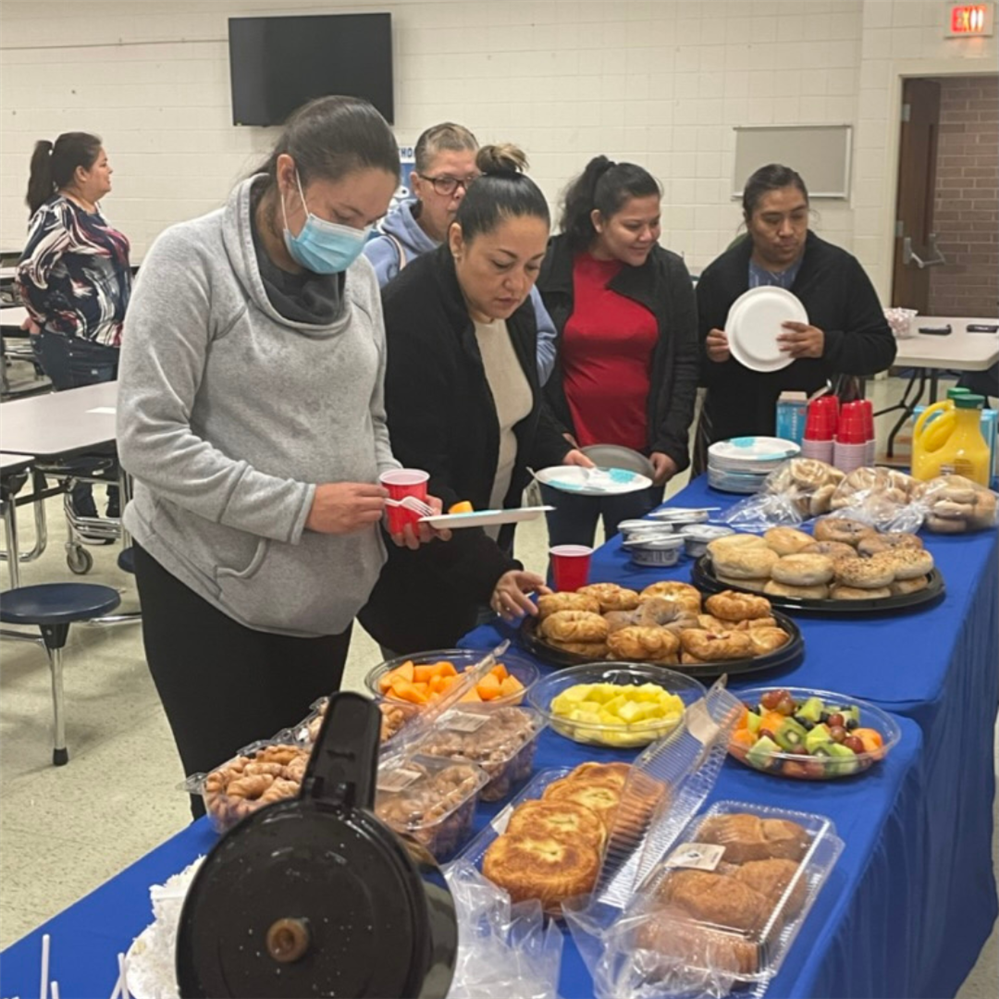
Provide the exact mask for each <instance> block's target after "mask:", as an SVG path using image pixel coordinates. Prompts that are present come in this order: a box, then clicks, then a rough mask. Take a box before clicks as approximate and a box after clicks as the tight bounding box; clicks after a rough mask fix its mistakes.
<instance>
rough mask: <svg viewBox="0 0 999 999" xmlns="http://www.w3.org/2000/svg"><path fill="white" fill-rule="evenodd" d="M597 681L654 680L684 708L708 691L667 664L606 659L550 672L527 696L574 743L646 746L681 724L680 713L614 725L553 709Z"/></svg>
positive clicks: (624, 683)
mask: <svg viewBox="0 0 999 999" xmlns="http://www.w3.org/2000/svg"><path fill="white" fill-rule="evenodd" d="M595 683H609V684H613V685H614V686H619V687H622V688H626V687H639V686H641V685H643V684H647V683H653V684H655V685H656V686H658V687H661V688H662V689H663V690H665V691H667V692H668V693H670V694H675V695H676V696H677V697H679V698H680V700H681V701H682V702H683V705H684V708H686V707H687V706H688V705H690V704H693V703H694V701H696V700H699V699H700V698H702V697H704V694H705V690H704V687H703V686H702V685H701V684H700V683H698V682H697V680H694V679H693V678H692V677H689V676H683V675H681V674H680V673H675V672H674V671H673V670H669V669H666V668H665V667H664V666H654V665H646V664H641V663H616V662H605V663H592V664H587V665H585V666H573V667H571V668H570V669H562V670H559V671H558V672H557V673H551V674H549V675H548V676H546V677H544V678H543V679H542V680H539V681H538V682H537V683H536V684H535V685H534V687H533V688H532V689H531V693H530V696H529V698H528V699H529V700H530V702H531V704H532V705H534V707H535V708H537V709H538V711H540V712H541V714H543V715H544V717H545V718H546V719H547V720H548V724H549V725H550V726H551V727H552V728H553V729H554V730H555V731H556V732H558V734H559V735H563V736H565V737H566V738H567V739H572V740H573V742H584V743H590V744H592V745H597V746H613V747H615V748H617V749H623V748H633V747H637V746H647V745H648V744H649V743H650V742H655V741H656V740H657V739H661V738H663V736H666V735H669V733H670V732H672V731H673V729H674V728H676V726H677V725H678V724H679V723H680V719H681V717H682V715H679V714H678V715H677V716H676V717H675V718H674V719H654V720H650V721H636V722H631V723H630V724H626V723H624V722H621V723H620V724H616V725H612V724H602V723H599V722H588V721H579V720H571V719H568V718H565V717H562V716H561V715H556V714H554V713H553V712H552V709H551V708H552V701H554V700H555V698H556V697H558V695H559V694H561V693H563V692H564V691H566V690H568V689H569V688H570V687H575V686H577V685H579V684H595Z"/></svg>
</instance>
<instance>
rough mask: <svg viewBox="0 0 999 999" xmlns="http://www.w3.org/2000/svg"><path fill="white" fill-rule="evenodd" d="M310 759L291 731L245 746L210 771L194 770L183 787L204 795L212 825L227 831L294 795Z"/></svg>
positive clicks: (190, 791)
mask: <svg viewBox="0 0 999 999" xmlns="http://www.w3.org/2000/svg"><path fill="white" fill-rule="evenodd" d="M308 762H309V749H308V748H306V747H305V746H303V745H301V744H299V743H297V742H296V741H295V739H294V736H293V734H292V732H291V731H288V732H283V733H280V734H279V735H278V736H277V737H276V738H274V739H261V740H260V741H259V742H254V743H251V744H250V745H248V746H244V747H243V748H242V749H241V750H239V751H238V752H237V753H236V754H235V755H234V756H233V757H232V759H230V760H228V761H227V762H225V763H223V764H222V765H221V766H218V767H216V768H215V769H214V770H212V771H211V772H210V773H207V774H192V775H191V776H190V777H188V778H187V780H186V781H184V783H183V784H182V785H181V787H182V788H183V790H185V791H187V792H188V793H189V794H198V795H200V796H201V799H202V800H203V801H204V803H205V811H206V812H207V813H208V819H209V821H210V822H211V824H212V827H213V828H214V829H215V830H216V831H218V832H225V831H226V830H227V829H231V828H232V827H233V826H234V825H235V824H236V823H237V822H239V821H240V820H241V819H244V818H245V817H246V816H247V815H250V814H251V813H253V812H255V811H257V809H259V808H263V807H264V806H265V805H269V804H272V803H273V802H275V801H282V800H284V799H286V798H293V797H295V796H296V795H297V794H298V793H299V790H300V789H301V786H302V778H303V777H304V776H305V768H306V766H307V764H308Z"/></svg>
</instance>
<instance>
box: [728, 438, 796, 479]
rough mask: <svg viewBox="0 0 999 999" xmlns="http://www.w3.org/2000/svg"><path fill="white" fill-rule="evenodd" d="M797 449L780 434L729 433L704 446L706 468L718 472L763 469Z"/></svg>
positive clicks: (767, 468)
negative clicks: (706, 451) (730, 436)
mask: <svg viewBox="0 0 999 999" xmlns="http://www.w3.org/2000/svg"><path fill="white" fill-rule="evenodd" d="M800 453H801V448H800V447H799V446H798V445H797V444H795V443H794V441H788V440H784V439H782V438H780V437H733V438H731V439H730V440H727V441H717V442H716V443H714V444H712V445H711V447H709V448H708V468H713V469H714V470H715V471H718V472H755V473H760V472H767V471H773V469H775V468H776V467H777V466H778V465H779V464H781V462H784V461H787V459H788V458H796V457H797V456H798V455H799V454H800Z"/></svg>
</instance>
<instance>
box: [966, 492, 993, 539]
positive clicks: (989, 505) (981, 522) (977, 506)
mask: <svg viewBox="0 0 999 999" xmlns="http://www.w3.org/2000/svg"><path fill="white" fill-rule="evenodd" d="M972 509H973V510H974V512H973V513H972V515H971V516H970V517H969V518H968V526H969V527H973V528H976V529H978V530H982V531H987V530H988V529H989V528H991V527H995V525H996V497H995V494H994V493H990V492H988V491H987V490H985V489H980V490H979V491H978V495H977V496H976V497H975V503H974V507H973V508H972Z"/></svg>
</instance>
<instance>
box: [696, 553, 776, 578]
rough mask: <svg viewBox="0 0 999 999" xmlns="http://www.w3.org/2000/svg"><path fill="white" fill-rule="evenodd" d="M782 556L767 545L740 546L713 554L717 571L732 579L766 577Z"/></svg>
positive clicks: (713, 563)
mask: <svg viewBox="0 0 999 999" xmlns="http://www.w3.org/2000/svg"><path fill="white" fill-rule="evenodd" d="M779 558H780V556H779V555H778V554H777V553H776V552H775V551H771V550H770V549H769V548H767V547H766V546H764V547H761V548H755V547H753V548H738V549H733V550H732V551H725V552H722V553H721V554H720V555H712V556H711V562H712V565H713V566H714V568H715V572H720V573H722V574H724V575H726V576H728V577H729V578H731V579H766V578H767V577H768V576H769V575H770V570H771V569H772V568H773V566H774V564H775V563H776V562H777V560H778V559H779Z"/></svg>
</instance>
